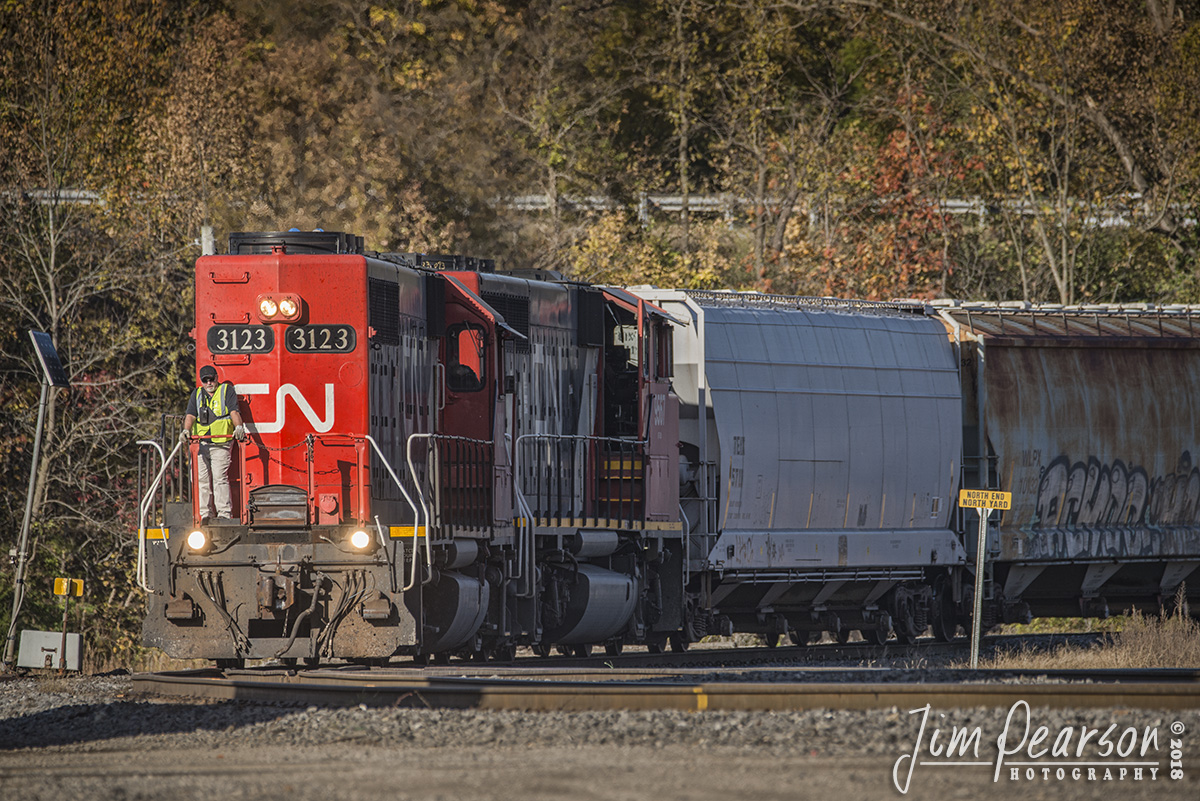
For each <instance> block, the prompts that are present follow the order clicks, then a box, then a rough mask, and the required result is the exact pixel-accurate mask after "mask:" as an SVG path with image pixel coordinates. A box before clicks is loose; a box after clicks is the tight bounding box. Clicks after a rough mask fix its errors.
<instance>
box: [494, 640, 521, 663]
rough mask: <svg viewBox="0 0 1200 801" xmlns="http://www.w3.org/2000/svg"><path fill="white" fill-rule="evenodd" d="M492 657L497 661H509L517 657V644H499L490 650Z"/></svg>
mask: <svg viewBox="0 0 1200 801" xmlns="http://www.w3.org/2000/svg"><path fill="white" fill-rule="evenodd" d="M492 658H493V659H495V660H496V661H497V662H511V661H513V660H514V659H516V658H517V646H516V645H515V644H514V643H511V642H510V643H507V644H506V645H501V646H499V647H497V648H496V650H495V651H493V652H492Z"/></svg>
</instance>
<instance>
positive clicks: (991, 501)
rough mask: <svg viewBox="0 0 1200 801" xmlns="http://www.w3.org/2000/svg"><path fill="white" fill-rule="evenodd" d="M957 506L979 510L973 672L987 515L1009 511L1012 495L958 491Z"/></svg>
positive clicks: (976, 660)
mask: <svg viewBox="0 0 1200 801" xmlns="http://www.w3.org/2000/svg"><path fill="white" fill-rule="evenodd" d="M958 505H959V506H962V507H965V508H968V509H978V510H979V540H978V542H977V543H976V546H975V610H974V612H975V614H974V619H973V620H972V621H971V669H972V670H974V669H975V668H977V667H979V641H980V639H981V638H982V637H983V620H982V618H983V554H984V551H985V550H987V524H988V515H989V514H990V513H991V510H992V509H1011V508H1012V493H1011V492H1001V491H1000V490H987V489H964V490H959V491H958ZM985 509H986V510H987V511H984V510H985Z"/></svg>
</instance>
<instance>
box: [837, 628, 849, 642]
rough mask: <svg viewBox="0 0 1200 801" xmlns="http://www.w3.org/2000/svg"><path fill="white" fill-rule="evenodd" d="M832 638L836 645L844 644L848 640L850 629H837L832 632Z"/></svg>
mask: <svg viewBox="0 0 1200 801" xmlns="http://www.w3.org/2000/svg"><path fill="white" fill-rule="evenodd" d="M833 638H834V639H835V640H837V644H838V645H845V644H846V643H848V642H850V629H838V630H837V631H835V632H833Z"/></svg>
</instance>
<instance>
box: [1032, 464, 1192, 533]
mask: <svg viewBox="0 0 1200 801" xmlns="http://www.w3.org/2000/svg"><path fill="white" fill-rule="evenodd" d="M1196 522H1200V467H1193V466H1192V455H1191V453H1190V452H1188V451H1184V452H1183V454H1182V455H1181V456H1180V457H1179V464H1178V466H1177V467H1176V469H1175V471H1174V472H1171V473H1168V474H1166V475H1163V476H1155V477H1153V478H1152V477H1150V476H1149V475H1148V474H1147V472H1146V470H1145V468H1143V467H1142V466H1140V465H1127V464H1126V463H1125V462H1123V461H1122V460H1120V459H1116V460H1114V461H1113V462H1111V463H1109V464H1103V463H1101V462H1100V460H1099V459H1097V458H1096V457H1094V456H1093V457H1091V458H1089V459H1088V460H1087V461H1086V462H1074V463H1072V462H1071V460H1070V458H1069V457H1067V456H1065V455H1064V456H1059V457H1058V458H1057V459H1055V460H1054V461H1052V462H1051V463H1050V464H1049V465H1047V467H1046V469H1045V470H1043V471H1042V475H1041V480H1040V481H1039V482H1038V496H1037V503H1036V506H1035V517H1034V520H1033V528H1035V529H1037V528H1051V527H1054V528H1057V527H1061V526H1082V527H1088V526H1130V525H1134V526H1136V525H1139V524H1141V525H1151V526H1155V525H1158V526H1167V525H1186V524H1189V523H1196Z"/></svg>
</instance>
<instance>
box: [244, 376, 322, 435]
mask: <svg viewBox="0 0 1200 801" xmlns="http://www.w3.org/2000/svg"><path fill="white" fill-rule="evenodd" d="M234 389H236V390H237V393H238V394H239V395H268V394H270V392H271V385H270V384H235V385H234ZM288 398H291V399H292V401H294V402H295V404H296V408H298V409H299V410H300V413H301V414H303V415H304V416H305V417H306V418H308V424H309V425H311V426H312V429H313V431H315V432H316V433H318V434H324V433H325V432H327V431H329V430H330V429H331V428H333V384H326V385H325V416H324V417H318V416H317V413H316V411H315V410H313V407H312V405H311V404H310V403H309V402H308V399H307V398H305V397H304V394H303V393H302V392H300V390H299V389H297V388H296V386H295V384H284V385H283V386H281V387H280V388H279V389H278V390H277V391H276V392H275V419H274V420H257V421H255V422H253V423H247V424H246V430H248V431H257V432H258V433H260V434H275V433H277V432H279V431H282V430H283V420H284V411H285V409H286V408H287V399H288Z"/></svg>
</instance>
